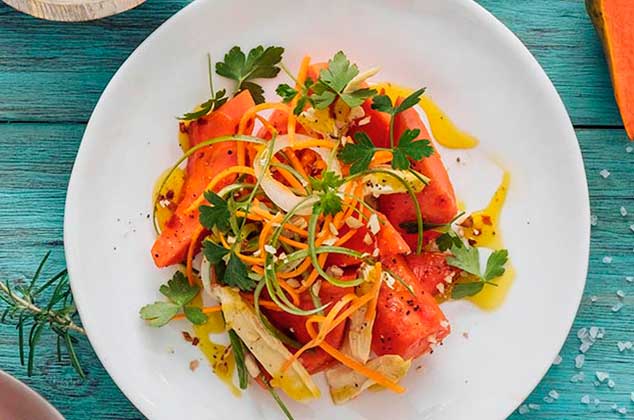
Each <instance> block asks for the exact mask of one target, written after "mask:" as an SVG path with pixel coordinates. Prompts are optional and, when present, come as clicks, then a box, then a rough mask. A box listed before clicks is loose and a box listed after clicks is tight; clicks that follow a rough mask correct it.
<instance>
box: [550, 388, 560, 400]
mask: <svg viewBox="0 0 634 420" xmlns="http://www.w3.org/2000/svg"><path fill="white" fill-rule="evenodd" d="M548 396H549V397H550V398H552V399H553V400H557V399H559V392H557V391H556V390H554V389H552V390H551V391H550V392H549V393H548Z"/></svg>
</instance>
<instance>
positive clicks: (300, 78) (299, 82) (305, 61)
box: [286, 55, 310, 144]
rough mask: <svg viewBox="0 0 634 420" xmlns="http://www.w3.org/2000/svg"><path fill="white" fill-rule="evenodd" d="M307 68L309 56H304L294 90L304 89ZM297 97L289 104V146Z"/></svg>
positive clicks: (293, 129) (293, 137) (293, 130)
mask: <svg viewBox="0 0 634 420" xmlns="http://www.w3.org/2000/svg"><path fill="white" fill-rule="evenodd" d="M308 66H310V56H308V55H306V56H304V58H302V62H301V63H300V65H299V71H298V72H297V83H296V84H295V90H297V91H298V92H301V91H302V89H303V87H304V82H305V81H306V74H308ZM298 96H299V95H295V97H294V98H293V100H292V101H291V103H290V106H289V108H290V110H291V111H290V112H289V113H288V126H287V130H286V132H287V133H288V138H289V140H290V142H291V144H293V143H295V124H296V121H297V118H296V117H295V113H294V112H292V110H294V109H295V106H296V105H297V100H298V99H297V97H298Z"/></svg>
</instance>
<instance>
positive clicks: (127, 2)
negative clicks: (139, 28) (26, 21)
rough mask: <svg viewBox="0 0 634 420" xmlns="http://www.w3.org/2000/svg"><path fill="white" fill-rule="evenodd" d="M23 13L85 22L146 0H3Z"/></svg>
mask: <svg viewBox="0 0 634 420" xmlns="http://www.w3.org/2000/svg"><path fill="white" fill-rule="evenodd" d="M2 1H4V2H5V3H6V4H8V5H9V6H11V7H13V8H14V9H16V10H19V11H21V12H23V13H27V14H29V15H31V16H34V17H36V18H40V19H46V20H55V21H60V22H85V21H88V20H95V19H101V18H103V17H106V16H112V15H116V14H118V13H121V12H125V11H126V10H129V9H131V8H133V7H136V6H138V5H139V4H141V3H143V2H144V1H145V0H61V1H60V0H2Z"/></svg>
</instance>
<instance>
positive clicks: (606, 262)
mask: <svg viewBox="0 0 634 420" xmlns="http://www.w3.org/2000/svg"><path fill="white" fill-rule="evenodd" d="M601 261H603V264H612V257H608V256H606V257H603V260H601Z"/></svg>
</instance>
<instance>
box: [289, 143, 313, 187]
mask: <svg viewBox="0 0 634 420" xmlns="http://www.w3.org/2000/svg"><path fill="white" fill-rule="evenodd" d="M284 153H286V156H288V159H289V160H290V161H291V165H292V166H293V168H295V170H296V171H297V172H299V173H300V174H302V176H303V177H304V178H306V179H308V173H306V170H305V169H304V166H303V165H302V163H301V162H300V161H299V159H298V158H297V155H296V154H295V151H294V150H293V149H291V148H290V147H287V148H286V149H285V150H284Z"/></svg>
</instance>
